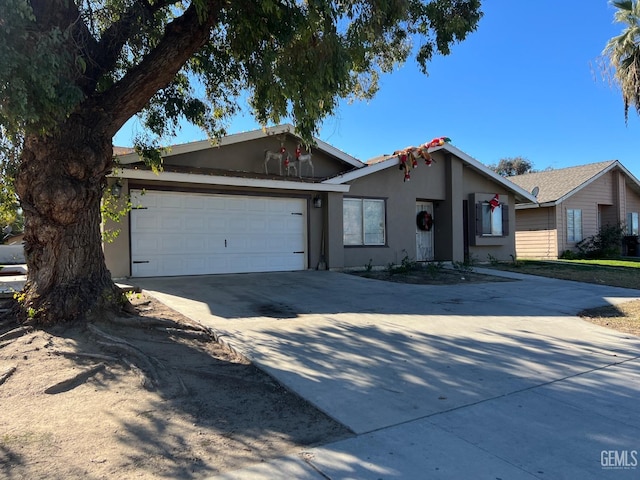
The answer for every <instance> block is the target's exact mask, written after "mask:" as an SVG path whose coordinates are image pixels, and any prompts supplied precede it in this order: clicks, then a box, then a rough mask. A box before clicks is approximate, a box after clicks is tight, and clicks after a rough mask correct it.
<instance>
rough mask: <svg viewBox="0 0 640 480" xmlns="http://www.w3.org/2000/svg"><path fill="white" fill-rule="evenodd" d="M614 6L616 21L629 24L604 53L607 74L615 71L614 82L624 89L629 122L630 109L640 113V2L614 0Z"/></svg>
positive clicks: (623, 94)
mask: <svg viewBox="0 0 640 480" xmlns="http://www.w3.org/2000/svg"><path fill="white" fill-rule="evenodd" d="M611 4H612V5H613V6H614V7H616V8H617V9H618V11H617V12H616V13H615V15H614V20H615V22H616V23H623V24H625V25H626V28H625V29H624V31H623V32H622V34H621V35H618V36H617V37H613V38H612V39H611V40H609V42H608V43H607V46H606V47H605V49H604V51H603V52H602V54H603V57H604V58H605V60H606V64H607V65H606V67H605V71H609V72H611V71H613V75H612V77H613V81H614V82H615V83H617V84H618V85H619V87H620V89H621V90H622V99H623V101H624V120H625V122H627V121H628V119H629V107H630V106H632V107H634V108H635V109H636V112H637V113H638V114H640V1H639V0H625V1H613V2H611Z"/></svg>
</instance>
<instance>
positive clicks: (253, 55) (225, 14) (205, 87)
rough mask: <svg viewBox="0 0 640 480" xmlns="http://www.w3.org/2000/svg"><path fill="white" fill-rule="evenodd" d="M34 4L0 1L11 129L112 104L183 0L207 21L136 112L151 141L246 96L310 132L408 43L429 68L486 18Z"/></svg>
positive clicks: (398, 9)
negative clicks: (186, 56)
mask: <svg viewBox="0 0 640 480" xmlns="http://www.w3.org/2000/svg"><path fill="white" fill-rule="evenodd" d="M34 4H35V3H34ZM31 5H32V3H31V1H30V0H0V12H2V14H1V16H0V26H1V27H2V28H1V29H0V52H1V55H2V61H0V96H1V97H2V98H3V99H6V100H3V102H2V103H0V124H2V125H4V126H5V128H6V129H7V131H10V132H17V131H24V132H32V133H37V134H44V133H47V132H51V131H53V130H54V129H55V128H57V127H59V126H61V125H63V124H64V121H65V119H66V118H67V117H68V116H69V115H71V114H72V112H75V113H78V114H79V115H85V114H87V115H88V118H93V113H92V112H95V111H101V110H102V111H107V110H113V109H114V106H113V105H100V102H101V101H103V100H102V99H106V98H109V95H108V94H109V93H110V92H112V91H114V90H115V89H119V88H122V85H123V82H122V80H123V79H125V78H128V77H131V76H134V75H135V74H138V73H139V69H140V68H142V67H141V64H142V62H143V61H147V62H148V61H149V59H153V61H154V62H158V63H162V62H163V61H164V59H163V58H161V57H158V58H155V57H154V52H155V51H156V50H157V48H158V46H159V45H161V44H162V42H163V41H164V39H165V35H166V32H167V29H168V27H169V26H170V25H171V24H172V23H175V22H176V21H177V20H178V19H181V18H182V17H183V16H184V15H185V12H187V9H188V8H189V7H190V5H193V7H194V8H195V9H196V11H197V16H194V17H193V18H194V20H193V21H194V22H195V23H198V24H200V25H201V24H203V23H204V24H207V23H211V24H212V25H213V26H212V29H211V33H210V36H209V41H208V42H207V43H206V44H204V45H202V47H201V48H200V50H199V51H197V52H195V53H194V54H193V56H192V57H191V59H190V60H189V61H187V62H186V64H185V65H184V66H183V68H182V70H181V71H180V72H179V73H178V75H176V77H175V78H174V79H173V81H171V82H169V83H168V84H167V85H165V86H164V87H163V88H161V89H160V90H158V91H157V92H156V94H155V95H153V96H152V97H150V98H149V99H148V103H147V105H146V108H145V109H144V110H143V111H142V112H141V113H140V116H141V118H142V119H143V122H144V123H145V125H146V126H147V128H148V129H149V132H150V134H151V135H152V136H153V137H154V138H155V140H154V139H151V138H149V139H148V140H149V141H147V142H146V145H147V146H151V145H152V144H157V143H158V141H159V140H160V139H164V140H166V139H167V138H169V137H171V136H172V135H175V134H176V132H177V129H178V128H179V125H180V124H181V122H182V121H183V120H185V119H186V120H187V121H189V122H192V123H194V124H196V125H198V126H200V127H202V128H203V129H204V130H206V131H207V132H208V133H209V134H211V135H216V134H219V133H221V132H222V131H224V125H225V122H226V121H227V120H228V119H229V118H230V117H231V116H232V115H234V114H236V113H237V111H238V108H239V107H238V104H237V102H236V99H237V98H238V96H239V95H241V94H242V95H245V94H247V93H248V94H249V97H250V105H251V108H252V110H253V112H252V113H253V114H254V115H255V117H256V118H257V119H258V120H259V121H260V122H261V123H263V124H267V123H278V122H280V121H281V120H282V119H283V118H291V119H292V120H293V122H294V123H295V124H296V127H297V129H298V131H299V132H300V133H301V134H302V136H303V137H304V138H305V139H306V140H310V139H311V136H312V135H313V134H314V133H316V131H317V126H318V124H319V122H320V121H322V119H323V118H325V117H327V116H328V115H331V114H332V113H333V111H334V110H335V108H336V106H337V104H338V100H339V99H340V98H350V99H370V98H372V97H373V96H374V95H375V93H376V92H377V90H378V79H379V77H380V74H381V73H384V72H391V71H392V70H393V69H394V68H396V67H397V66H398V65H399V64H401V63H403V62H405V61H406V60H407V58H408V56H409V54H410V52H411V50H412V48H413V43H414V42H416V43H419V44H420V47H419V48H418V50H417V61H418V63H419V64H420V65H421V67H422V68H423V70H424V71H425V72H426V65H427V62H428V61H429V60H430V59H431V58H432V57H433V55H435V54H436V53H440V54H444V55H446V54H448V53H449V52H450V46H451V45H452V44H453V43H455V42H458V41H462V40H464V38H466V35H467V34H468V33H470V32H472V31H474V30H475V29H476V27H477V24H478V21H479V19H480V18H481V16H482V13H481V11H480V6H481V2H480V0H431V1H419V0H350V1H341V2H332V1H326V0H307V1H305V2H300V1H293V0H288V1H278V0H259V1H255V0H237V1H233V2H220V3H218V2H213V1H208V0H193V1H192V2H181V1H172V0H155V1H142V0H75V2H72V1H71V0H64V1H63V0H51V4H47V2H44V3H41V2H38V3H37V4H35V5H38V12H36V13H37V15H36V14H34V12H33V10H32V8H31ZM213 20H215V21H213ZM193 27H194V28H195V27H196V25H194V26H193ZM180 28H182V29H183V30H182V31H183V35H185V36H188V35H190V31H191V29H190V28H189V27H188V25H184V26H182V27H180ZM145 59H146V60H145ZM127 85H129V84H127ZM130 85H132V86H129V87H127V88H132V89H133V88H135V82H132V83H131V84H130ZM131 95H135V91H132V92H131ZM125 96H126V95H125ZM119 98H121V97H119ZM85 108H86V110H83V109H85ZM115 108H117V106H115Z"/></svg>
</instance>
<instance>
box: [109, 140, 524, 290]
mask: <svg viewBox="0 0 640 480" xmlns="http://www.w3.org/2000/svg"><path fill="white" fill-rule="evenodd" d="M249 137H250V138H249V139H247V140H243V141H235V142H232V143H228V144H224V142H223V144H222V145H221V146H219V147H216V146H211V145H208V144H203V143H202V142H200V143H198V144H197V145H186V146H178V147H175V148H174V150H172V151H171V152H170V153H169V154H168V155H166V156H165V158H164V171H163V172H162V173H160V174H158V175H154V174H152V173H150V172H149V171H148V170H147V169H145V168H144V167H143V166H142V165H141V164H138V163H136V161H137V159H136V158H135V157H134V156H131V155H130V156H127V157H125V158H124V159H123V161H122V168H120V169H119V170H118V171H116V172H115V173H114V178H112V179H111V182H112V183H114V182H116V181H117V182H119V183H120V184H121V186H122V199H124V198H126V194H127V193H129V192H130V191H132V190H147V191H151V190H159V191H172V192H185V193H205V194H212V195H216V194H219V195H242V196H266V197H279V196H280V197H291V198H293V197H295V198H302V199H304V200H306V204H307V208H306V219H305V220H306V228H307V231H306V235H305V238H306V243H307V246H306V256H307V258H306V262H305V264H306V265H307V266H308V268H316V267H317V266H318V264H319V262H320V259H321V256H322V253H321V252H322V246H323V245H322V243H323V242H322V239H323V237H324V251H325V255H324V257H325V260H326V264H327V268H330V269H335V270H340V269H344V268H354V267H355V268H358V267H364V266H365V265H368V264H371V265H373V266H387V265H389V264H399V263H400V262H401V261H402V259H403V258H404V257H405V256H406V257H408V258H410V259H412V260H413V259H415V258H416V234H417V232H418V231H417V227H416V204H417V202H428V204H429V205H432V206H433V229H432V232H433V244H434V245H433V246H434V249H433V259H434V260H435V261H445V262H446V261H458V262H461V261H464V260H465V259H466V258H471V259H474V260H479V261H487V260H489V259H490V258H492V257H493V258H497V259H501V260H509V259H510V258H511V256H512V255H514V254H515V235H514V229H513V228H511V227H509V226H506V231H505V235H504V236H500V237H487V236H486V235H485V236H482V235H476V230H475V214H476V213H475V203H476V202H482V201H484V202H487V201H489V200H490V199H491V198H493V196H494V195H495V194H499V196H500V201H501V202H502V204H503V205H504V206H505V208H506V209H508V221H507V220H505V222H506V223H507V224H508V225H511V226H512V225H514V224H515V200H516V197H518V198H519V199H520V200H523V197H522V191H519V190H518V189H517V187H515V189H514V188H510V183H509V182H507V181H504V180H502V179H501V178H500V177H498V176H496V175H495V174H494V173H493V172H490V171H489V170H488V169H486V167H484V166H482V165H480V164H479V163H477V162H476V161H475V160H473V159H471V158H470V157H467V156H466V154H464V153H462V152H460V151H458V150H457V149H455V148H454V147H448V146H447V148H442V149H440V150H438V151H435V152H433V153H432V155H433V159H434V160H435V161H434V163H433V164H432V165H431V166H427V165H425V164H424V163H421V164H419V166H418V168H417V169H414V170H412V172H411V180H410V181H408V182H403V172H401V171H399V169H398V163H397V158H391V159H387V160H386V161H385V162H384V163H383V164H380V165H375V164H372V165H366V164H364V163H361V162H358V161H356V160H355V159H351V158H350V157H348V156H347V155H344V154H342V155H341V154H340V152H339V151H337V150H335V149H333V148H332V147H330V146H327V145H326V144H324V145H322V147H323V148H315V149H314V150H313V157H312V159H313V166H314V176H313V177H311V172H310V170H308V171H304V172H303V177H304V178H302V179H300V178H297V177H287V176H286V175H284V174H283V175H279V172H278V168H277V166H276V164H275V162H273V163H272V164H271V165H270V168H269V173H268V174H265V172H264V151H265V150H266V149H270V150H272V151H277V150H278V149H279V147H280V141H282V140H284V146H285V148H286V149H287V151H289V152H290V153H291V154H293V152H294V151H295V148H296V146H297V139H296V137H295V136H294V135H293V134H287V135H286V136H285V137H282V135H278V136H277V137H276V136H274V135H262V136H260V135H259V134H258V135H253V134H252V135H250V136H249ZM394 161H395V163H394ZM283 173H284V172H283ZM525 196H526V193H525ZM354 197H355V198H376V199H383V200H384V201H385V244H384V245H380V246H366V247H362V246H345V245H344V243H343V202H344V199H345V198H354ZM318 199H319V200H320V203H321V206H320V207H318V206H316V205H317V202H316V201H314V200H318ZM524 200H527V198H524ZM528 200H531V198H528ZM123 201H124V200H123ZM133 207H134V208H135V205H134V206H133ZM128 217H129V216H126V217H125V218H123V219H122V221H121V222H120V223H119V224H117V225H113V224H112V223H109V222H107V224H106V225H105V227H106V228H109V229H118V230H119V231H120V234H119V235H118V237H117V238H116V239H115V240H114V241H113V242H111V243H105V245H104V251H105V257H106V261H107V266H108V268H109V270H110V271H111V273H112V275H113V277H115V278H121V277H128V276H130V275H131V253H130V252H131V246H130V245H131V231H130V222H129V218H128Z"/></svg>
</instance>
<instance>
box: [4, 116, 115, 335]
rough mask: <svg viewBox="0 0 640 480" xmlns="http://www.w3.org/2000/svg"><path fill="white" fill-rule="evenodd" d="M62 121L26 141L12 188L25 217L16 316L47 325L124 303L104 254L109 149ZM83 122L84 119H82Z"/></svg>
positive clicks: (100, 138)
mask: <svg viewBox="0 0 640 480" xmlns="http://www.w3.org/2000/svg"><path fill="white" fill-rule="evenodd" d="M82 123H83V122H82V121H76V122H73V121H72V120H68V121H67V122H65V124H64V126H62V128H61V129H60V130H58V132H61V133H56V134H54V135H51V136H31V137H28V138H27V139H26V140H25V145H24V150H23V152H22V159H21V165H20V169H19V172H18V176H17V181H16V190H17V192H18V195H19V196H20V199H21V204H22V208H23V211H24V216H25V236H24V241H25V257H26V261H27V266H28V274H27V282H26V285H25V288H24V290H23V292H22V293H21V294H20V295H19V296H18V300H19V310H20V313H21V320H23V321H29V322H30V323H34V324H36V325H53V324H58V323H63V322H72V321H76V320H86V319H87V318H88V314H90V313H91V312H95V311H98V310H99V311H101V310H103V309H105V308H117V307H119V306H121V305H122V303H121V302H122V294H121V293H120V292H119V290H118V289H117V287H116V286H115V285H114V284H113V282H112V280H111V275H110V273H109V271H108V270H107V268H106V265H105V261H104V254H103V251H102V238H101V231H100V222H101V217H100V202H101V198H102V192H103V189H104V187H105V185H106V174H107V173H109V171H110V170H111V166H112V154H113V148H112V145H111V138H110V137H109V136H108V135H104V134H103V135H99V134H95V132H92V131H91V130H90V128H88V127H86V126H83V125H82ZM85 124H86V122H85Z"/></svg>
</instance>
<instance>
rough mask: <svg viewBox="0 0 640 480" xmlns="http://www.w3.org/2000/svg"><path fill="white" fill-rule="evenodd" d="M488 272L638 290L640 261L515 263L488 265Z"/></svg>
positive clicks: (521, 261) (534, 261) (639, 285)
mask: <svg viewBox="0 0 640 480" xmlns="http://www.w3.org/2000/svg"><path fill="white" fill-rule="evenodd" d="M491 268H496V269H498V270H509V271H512V272H518V273H527V274H530V275H540V276H543V277H551V278H560V279H563V280H575V281H576V282H586V283H596V284H599V285H611V286H613V287H624V288H635V289H639V290H640V258H638V259H635V258H634V259H633V260H629V259H623V260H555V261H540V260H518V261H517V263H510V262H509V263H496V264H492V265H491ZM639 295H640V293H639Z"/></svg>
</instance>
